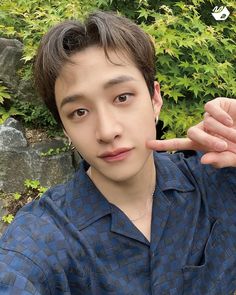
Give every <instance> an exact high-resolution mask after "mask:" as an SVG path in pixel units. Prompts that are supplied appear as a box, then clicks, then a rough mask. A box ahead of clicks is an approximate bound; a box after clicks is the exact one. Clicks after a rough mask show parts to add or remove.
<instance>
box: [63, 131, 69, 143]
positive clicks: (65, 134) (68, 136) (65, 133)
mask: <svg viewBox="0 0 236 295" xmlns="http://www.w3.org/2000/svg"><path fill="white" fill-rule="evenodd" d="M63 132H64V134H65V136H66V137H67V138H68V141H69V145H70V144H71V139H70V137H69V135H68V134H67V132H66V130H65V129H64V128H63Z"/></svg>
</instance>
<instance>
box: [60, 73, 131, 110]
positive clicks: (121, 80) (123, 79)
mask: <svg viewBox="0 0 236 295" xmlns="http://www.w3.org/2000/svg"><path fill="white" fill-rule="evenodd" d="M129 81H136V80H135V79H134V78H133V77H131V76H127V75H121V76H118V77H116V78H113V79H111V80H108V81H107V82H106V83H105V84H104V85H103V89H108V88H110V87H112V86H115V85H117V84H121V83H125V82H129ZM83 97H84V96H83V95H82V94H80V93H78V94H74V95H71V96H67V97H65V98H63V99H62V102H61V104H60V109H61V108H62V107H63V106H64V105H65V104H68V103H72V102H75V101H78V100H80V99H81V98H83Z"/></svg>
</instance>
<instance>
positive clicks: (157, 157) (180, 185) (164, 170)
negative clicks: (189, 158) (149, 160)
mask: <svg viewBox="0 0 236 295" xmlns="http://www.w3.org/2000/svg"><path fill="white" fill-rule="evenodd" d="M154 161H155V166H156V178H157V179H156V183H157V186H158V187H159V189H160V190H162V191H166V190H177V191H181V192H188V191H193V190H194V189H195V188H194V186H193V185H192V184H191V182H190V179H189V178H187V176H186V175H185V174H184V173H183V171H184V167H185V165H184V159H183V158H182V157H180V154H179V153H176V154H174V155H173V154H172V155H171V154H168V153H157V152H155V153H154ZM180 166H181V168H182V169H180Z"/></svg>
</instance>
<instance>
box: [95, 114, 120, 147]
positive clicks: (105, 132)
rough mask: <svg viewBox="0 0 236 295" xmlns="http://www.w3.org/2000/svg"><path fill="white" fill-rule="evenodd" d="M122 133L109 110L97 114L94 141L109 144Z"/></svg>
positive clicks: (116, 120)
mask: <svg viewBox="0 0 236 295" xmlns="http://www.w3.org/2000/svg"><path fill="white" fill-rule="evenodd" d="M121 133H122V127H121V124H120V123H119V121H118V119H117V118H116V116H115V114H113V113H112V112H111V111H110V110H108V109H107V110H102V111H100V112H99V113H98V114H97V122H96V139H97V141H99V142H101V143H110V142H112V141H113V140H114V139H115V138H117V137H119V136H120V135H121Z"/></svg>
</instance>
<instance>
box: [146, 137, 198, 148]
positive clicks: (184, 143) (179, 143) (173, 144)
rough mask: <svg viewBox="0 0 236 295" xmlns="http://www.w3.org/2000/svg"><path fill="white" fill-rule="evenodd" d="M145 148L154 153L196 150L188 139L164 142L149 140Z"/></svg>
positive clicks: (195, 146) (174, 139)
mask: <svg viewBox="0 0 236 295" xmlns="http://www.w3.org/2000/svg"><path fill="white" fill-rule="evenodd" d="M146 146H147V147H148V148H150V149H152V150H156V151H177V150H198V148H199V146H197V145H196V144H195V143H194V142H193V141H192V140H190V139H189V138H173V139H166V140H149V141H147V143H146Z"/></svg>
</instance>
